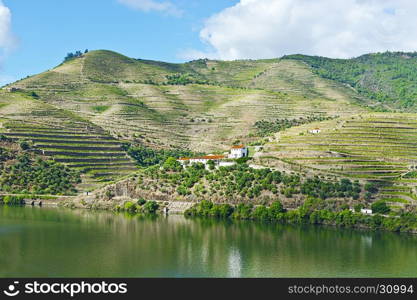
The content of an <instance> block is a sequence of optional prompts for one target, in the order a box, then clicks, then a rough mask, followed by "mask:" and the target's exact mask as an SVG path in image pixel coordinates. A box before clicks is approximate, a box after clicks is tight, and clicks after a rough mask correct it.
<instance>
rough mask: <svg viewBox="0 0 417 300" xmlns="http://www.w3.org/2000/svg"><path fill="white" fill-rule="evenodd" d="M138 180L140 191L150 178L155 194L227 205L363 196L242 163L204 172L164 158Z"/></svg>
mask: <svg viewBox="0 0 417 300" xmlns="http://www.w3.org/2000/svg"><path fill="white" fill-rule="evenodd" d="M139 176H141V177H140V178H141V179H140V180H139V185H140V187H142V188H144V189H147V188H149V185H150V184H149V182H145V181H144V179H149V178H150V179H152V180H153V181H154V182H155V183H156V185H157V186H156V187H155V188H156V189H157V190H164V186H169V187H170V189H175V191H176V193H177V194H178V195H180V196H184V197H186V196H190V195H193V196H197V197H203V198H204V197H217V198H222V199H226V200H230V201H232V200H233V201H234V200H241V201H244V202H245V201H246V202H248V201H249V202H250V201H253V199H261V198H266V199H271V198H276V197H283V198H288V199H291V198H294V197H296V196H297V197H298V196H302V197H320V198H321V199H329V198H331V199H338V198H343V199H349V198H350V199H353V200H358V199H360V198H361V193H363V189H362V186H361V184H360V183H359V182H358V181H355V182H352V181H350V180H348V179H342V180H340V181H339V182H332V181H328V180H324V179H321V178H319V177H314V178H305V177H303V176H300V175H299V174H286V173H283V172H279V171H273V170H271V169H269V168H264V169H253V168H250V167H249V166H248V165H247V164H245V163H241V164H236V165H234V166H229V167H220V168H218V169H214V170H207V169H205V167H204V165H203V164H193V165H191V166H188V167H187V168H182V166H181V165H180V164H179V163H178V162H177V161H176V160H175V159H174V158H168V159H167V160H166V162H165V163H164V164H163V168H162V169H161V168H160V167H159V166H158V165H156V166H153V167H150V168H148V169H146V170H144V174H143V175H139Z"/></svg>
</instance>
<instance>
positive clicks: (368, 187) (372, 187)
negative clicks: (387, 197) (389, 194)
mask: <svg viewBox="0 0 417 300" xmlns="http://www.w3.org/2000/svg"><path fill="white" fill-rule="evenodd" d="M365 191H367V192H370V193H371V194H375V193H377V192H378V188H377V187H376V185H375V183H371V182H369V183H367V184H365Z"/></svg>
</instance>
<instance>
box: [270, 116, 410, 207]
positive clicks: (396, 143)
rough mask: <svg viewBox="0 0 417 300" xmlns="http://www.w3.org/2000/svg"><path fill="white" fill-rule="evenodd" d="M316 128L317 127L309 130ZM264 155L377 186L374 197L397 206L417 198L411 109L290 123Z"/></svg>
mask: <svg viewBox="0 0 417 300" xmlns="http://www.w3.org/2000/svg"><path fill="white" fill-rule="evenodd" d="M318 126H319V127H320V130H321V132H320V133H318V134H312V133H310V132H309V131H310V130H311V129H312V128H314V127H318ZM268 151H269V153H268V154H265V157H268V156H274V157H276V158H278V159H279V160H280V161H281V162H282V161H283V162H284V163H287V164H288V165H291V166H292V168H293V169H306V170H307V171H308V170H309V171H313V172H315V173H318V174H322V175H327V176H343V177H349V178H351V179H358V180H360V181H369V182H375V183H377V184H378V185H379V186H380V192H379V195H378V197H379V198H381V199H384V200H387V201H388V202H395V203H396V205H403V204H407V203H411V204H416V203H417V196H416V195H417V190H416V184H417V178H406V177H407V176H406V174H407V173H408V172H410V171H411V170H414V169H415V167H416V166H417V119H416V115H414V114H389V113H374V114H360V115H356V116H352V117H348V118H341V119H339V120H332V121H326V122H322V123H319V124H313V125H304V126H300V127H297V128H291V129H289V130H287V131H286V132H285V133H282V134H281V135H278V136H277V138H276V141H274V142H273V143H272V144H271V145H269V147H268Z"/></svg>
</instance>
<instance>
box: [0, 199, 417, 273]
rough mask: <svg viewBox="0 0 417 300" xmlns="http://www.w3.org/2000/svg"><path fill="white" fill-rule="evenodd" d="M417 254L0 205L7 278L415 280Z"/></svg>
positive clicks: (405, 241) (367, 237)
mask: <svg viewBox="0 0 417 300" xmlns="http://www.w3.org/2000/svg"><path fill="white" fill-rule="evenodd" d="M416 250H417V237H415V236H411V235H397V234H391V233H372V232H365V231H364V232H360V231H353V230H340V229H336V228H320V227H311V226H309V227H299V226H298V227H297V226H282V225H278V224H259V223H251V222H227V221H217V220H202V219H197V220H189V219H185V218H183V217H181V216H170V217H168V218H164V217H160V218H157V219H154V218H144V217H137V216H136V217H130V216H126V215H114V214H113V213H108V212H94V211H86V210H74V211H71V210H65V209H53V208H51V209H50V208H41V209H40V208H32V207H28V208H13V207H0V253H2V254H3V255H1V256H0V276H3V277H5V276H39V277H41V276H46V277H48V276H74V277H78V276H99V277H106V276H110V277H199V276H202V277H207V276H211V277H298V276H307V277H308V276H313V277H316V276H323V277H338V276H339V277H341V276H354V277H359V276H380V277H390V276H410V277H415V276H416V275H417V271H416V270H417V251H416Z"/></svg>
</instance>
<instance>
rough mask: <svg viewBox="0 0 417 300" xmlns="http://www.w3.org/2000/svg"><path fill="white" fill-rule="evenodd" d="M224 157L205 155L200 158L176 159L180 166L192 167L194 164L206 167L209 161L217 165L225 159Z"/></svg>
mask: <svg viewBox="0 0 417 300" xmlns="http://www.w3.org/2000/svg"><path fill="white" fill-rule="evenodd" d="M225 158H226V157H225V156H224V155H206V156H200V157H192V158H189V157H182V158H180V159H178V161H179V162H180V163H181V164H182V165H192V164H195V163H202V164H204V165H206V164H207V163H208V162H209V161H210V160H211V161H214V163H215V164H217V165H218V164H219V163H220V161H221V160H222V159H225Z"/></svg>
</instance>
